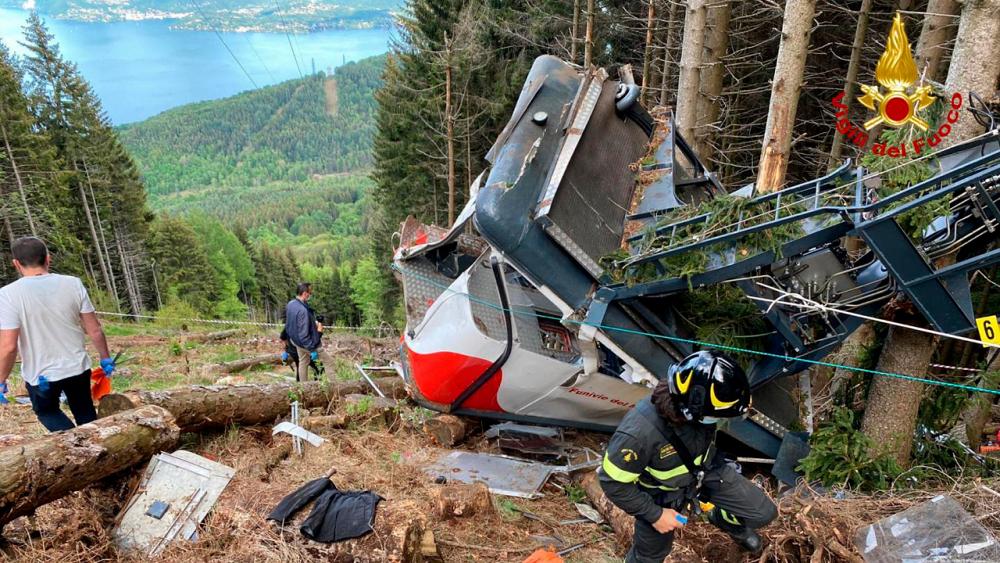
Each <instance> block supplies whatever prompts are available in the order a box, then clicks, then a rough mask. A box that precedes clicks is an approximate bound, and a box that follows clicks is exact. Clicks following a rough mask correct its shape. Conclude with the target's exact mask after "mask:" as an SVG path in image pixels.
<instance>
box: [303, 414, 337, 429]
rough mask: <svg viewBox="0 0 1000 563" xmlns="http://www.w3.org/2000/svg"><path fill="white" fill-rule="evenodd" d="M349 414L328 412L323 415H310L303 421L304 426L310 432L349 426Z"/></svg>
mask: <svg viewBox="0 0 1000 563" xmlns="http://www.w3.org/2000/svg"><path fill="white" fill-rule="evenodd" d="M347 422H348V420H347V416H346V415H343V414H328V415H322V416H310V417H307V418H306V419H305V420H303V421H302V425H301V426H302V428H305V429H306V430H309V431H310V432H321V431H324V430H334V429H336V428H343V427H345V426H347Z"/></svg>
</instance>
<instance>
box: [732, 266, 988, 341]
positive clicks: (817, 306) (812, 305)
mask: <svg viewBox="0 0 1000 563" xmlns="http://www.w3.org/2000/svg"><path fill="white" fill-rule="evenodd" d="M756 283H757V284H758V285H760V286H762V287H765V288H767V289H770V290H771V291H777V292H779V293H783V294H784V295H781V296H780V297H779V298H778V299H768V298H766V297H756V296H754V295H747V298H748V299H752V300H754V301H761V302H764V303H770V304H771V307H774V306H775V305H790V306H792V307H798V308H800V309H814V310H817V311H827V312H831V313H836V314H838V315H848V316H851V317H856V318H859V319H864V320H866V321H872V322H876V323H882V324H886V325H889V326H895V327H899V328H906V329H910V330H915V331H917V332H923V333H926V334H931V335H933V336H939V337H941V338H952V339H954V340H961V341H963V342H968V343H970V344H978V345H980V346H982V347H984V348H1000V346H997V345H996V344H987V343H985V342H983V341H981V340H975V339H973V338H967V337H965V336H959V335H957V334H948V333H947V332H940V331H937V330H933V329H929V328H923V327H919V326H914V325H908V324H906V323H900V322H896V321H890V320H888V319H881V318H878V317H872V316H869V315H862V314H861V313H855V312H852V311H845V310H843V309H838V308H836V307H828V306H826V305H823V304H822V303H819V302H817V301H813V300H812V299H808V298H806V297H804V296H802V295H800V294H798V293H792V292H788V291H784V290H782V289H778V288H774V287H771V286H769V285H767V284H763V283H760V282H756ZM785 297H791V298H794V299H800V300H802V303H793V302H791V301H784V300H783V299H784V298H785Z"/></svg>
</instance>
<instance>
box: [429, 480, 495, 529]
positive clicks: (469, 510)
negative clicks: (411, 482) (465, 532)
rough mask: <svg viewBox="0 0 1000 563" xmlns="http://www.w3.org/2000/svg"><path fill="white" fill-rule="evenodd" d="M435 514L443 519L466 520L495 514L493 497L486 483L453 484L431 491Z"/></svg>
mask: <svg viewBox="0 0 1000 563" xmlns="http://www.w3.org/2000/svg"><path fill="white" fill-rule="evenodd" d="M431 495H432V496H433V497H434V511H435V514H436V515H437V516H438V517H439V518H442V519H445V520H447V519H449V518H466V517H469V516H479V517H482V516H483V515H486V514H490V513H492V512H493V497H492V496H491V495H490V489H489V487H487V486H486V484H485V483H473V484H471V485H467V484H464V483H452V484H448V485H441V486H438V487H435V488H434V489H432V490H431Z"/></svg>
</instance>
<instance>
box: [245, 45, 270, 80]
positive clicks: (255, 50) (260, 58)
mask: <svg viewBox="0 0 1000 563" xmlns="http://www.w3.org/2000/svg"><path fill="white" fill-rule="evenodd" d="M243 39H245V40H246V42H247V45H249V46H250V50H251V51H253V54H254V55H256V57H257V60H258V61H260V66H262V67H264V71H265V72H267V75H268V76H269V77H270V78H271V82H277V79H275V78H274V75H273V74H271V69H269V68H267V64H266V63H265V62H264V59H263V58H262V57H261V56H260V53H258V52H257V48H256V47H254V46H253V42H252V41H250V37H248V36H247V34H245V33H244V34H243Z"/></svg>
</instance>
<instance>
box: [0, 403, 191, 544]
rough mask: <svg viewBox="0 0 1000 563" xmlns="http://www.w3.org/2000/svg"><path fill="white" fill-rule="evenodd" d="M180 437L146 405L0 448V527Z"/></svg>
mask: <svg viewBox="0 0 1000 563" xmlns="http://www.w3.org/2000/svg"><path fill="white" fill-rule="evenodd" d="M179 438H180V430H179V429H178V428H177V425H176V424H175V423H174V418H173V416H171V414H170V413H169V412H167V411H165V410H164V409H162V408H160V407H156V406H145V407H142V408H139V409H135V410H130V411H127V412H123V413H120V414H117V415H115V416H112V417H109V418H104V419H101V420H97V421H95V422H92V423H90V424H84V425H83V426H78V427H77V428H74V429H72V430H67V431H65V432H56V433H53V434H48V435H45V436H40V437H35V438H32V439H31V440H27V441H25V442H23V443H22V444H19V445H13V446H9V447H6V448H3V449H2V450H0V526H3V525H4V524H6V523H7V522H10V521H11V520H13V519H14V518H17V517H18V516H24V515H27V514H31V513H32V512H34V510H35V509H36V508H38V507H39V506H41V505H43V504H46V503H49V502H52V501H54V500H56V499H59V498H62V497H64V496H66V495H67V494H69V493H71V492H73V491H78V490H80V489H83V488H85V487H87V486H88V485H90V484H91V483H94V482H96V481H99V480H101V479H104V478H105V477H108V476H110V475H114V474H115V473H118V472H119V471H122V470H124V469H128V468H129V467H132V466H133V465H135V464H137V463H141V462H143V461H145V460H147V459H148V458H149V457H150V456H152V455H154V454H157V453H159V452H161V451H163V450H169V449H172V448H173V447H174V446H175V445H176V444H177V440H178V439H179Z"/></svg>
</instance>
